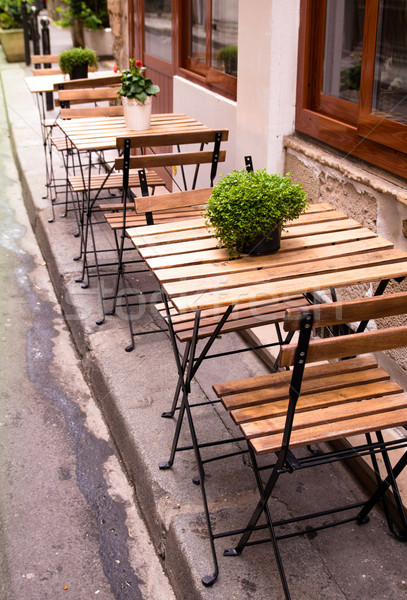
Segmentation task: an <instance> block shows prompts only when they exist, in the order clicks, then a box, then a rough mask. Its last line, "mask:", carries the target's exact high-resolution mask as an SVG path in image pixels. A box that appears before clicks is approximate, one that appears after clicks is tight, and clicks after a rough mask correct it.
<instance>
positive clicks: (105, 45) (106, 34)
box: [83, 27, 113, 58]
mask: <svg viewBox="0 0 407 600" xmlns="http://www.w3.org/2000/svg"><path fill="white" fill-rule="evenodd" d="M83 35H84V39H85V45H86V46H87V47H88V48H91V49H92V50H94V51H95V52H96V54H97V56H98V57H99V58H101V57H105V58H107V57H113V51H112V47H113V34H112V30H111V29H110V27H109V28H106V29H86V28H85V29H84V30H83Z"/></svg>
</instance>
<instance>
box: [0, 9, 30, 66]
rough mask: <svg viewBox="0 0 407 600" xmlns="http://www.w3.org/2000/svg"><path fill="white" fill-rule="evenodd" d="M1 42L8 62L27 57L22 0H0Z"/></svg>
mask: <svg viewBox="0 0 407 600" xmlns="http://www.w3.org/2000/svg"><path fill="white" fill-rule="evenodd" d="M28 8H29V5H28ZM0 42H1V45H2V46H3V50H4V54H5V55H6V59H7V61H8V62H19V61H23V60H24V59H25V47H24V31H23V16H22V7H21V0H0Z"/></svg>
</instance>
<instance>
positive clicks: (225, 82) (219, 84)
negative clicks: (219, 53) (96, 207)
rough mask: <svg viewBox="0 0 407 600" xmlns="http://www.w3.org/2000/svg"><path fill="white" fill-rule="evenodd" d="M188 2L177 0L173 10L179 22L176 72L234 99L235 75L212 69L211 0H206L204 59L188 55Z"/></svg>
mask: <svg viewBox="0 0 407 600" xmlns="http://www.w3.org/2000/svg"><path fill="white" fill-rule="evenodd" d="M190 6H191V5H190V2H189V1H188V2H183V1H182V0H177V2H176V3H175V10H176V11H177V18H178V23H179V32H180V36H179V44H178V47H179V67H178V72H179V73H180V74H181V75H182V76H183V77H185V78H186V79H189V80H191V81H195V82H197V83H199V84H200V85H203V86H204V87H206V88H207V89H210V90H213V91H216V92H219V93H220V94H222V95H224V96H226V97H228V98H231V99H232V100H236V95H237V77H233V75H229V74H227V73H223V72H222V71H219V70H218V69H214V68H213V67H212V65H211V53H212V48H211V41H212V38H211V35H212V0H207V2H206V17H205V18H206V60H205V61H200V60H198V59H196V58H193V57H192V56H190V55H189V40H190V36H191V31H190V23H191V10H190Z"/></svg>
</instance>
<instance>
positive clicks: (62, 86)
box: [54, 72, 121, 92]
mask: <svg viewBox="0 0 407 600" xmlns="http://www.w3.org/2000/svg"><path fill="white" fill-rule="evenodd" d="M120 81H121V75H120V74H118V75H112V74H109V75H103V74H100V72H98V73H97V76H95V77H87V78H85V79H70V80H68V81H62V82H60V83H55V84H54V92H58V91H59V90H76V89H83V88H86V89H89V88H98V87H115V88H116V89H118V88H119V87H120Z"/></svg>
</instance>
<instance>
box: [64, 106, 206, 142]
mask: <svg viewBox="0 0 407 600" xmlns="http://www.w3.org/2000/svg"><path fill="white" fill-rule="evenodd" d="M57 125H58V126H59V127H60V129H61V130H62V131H63V133H64V134H65V135H66V136H67V137H68V138H69V140H70V141H71V143H72V144H73V145H74V146H75V148H76V149H77V150H109V149H113V148H116V139H117V138H118V137H125V136H129V137H130V136H134V135H137V136H138V137H141V138H142V137H147V136H151V135H155V134H157V135H160V134H163V133H170V132H183V131H191V132H192V131H203V130H207V131H209V130H210V128H209V127H207V126H206V125H204V124H203V123H201V122H200V121H197V120H196V119H193V118H191V117H188V116H187V115H184V114H182V113H164V114H154V115H152V116H151V128H150V129H146V130H145V131H137V132H135V131H132V130H130V129H126V126H125V122H124V117H101V118H98V117H95V118H83V119H72V120H58V121H57Z"/></svg>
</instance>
